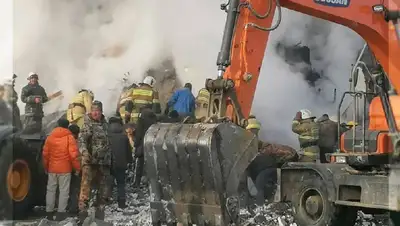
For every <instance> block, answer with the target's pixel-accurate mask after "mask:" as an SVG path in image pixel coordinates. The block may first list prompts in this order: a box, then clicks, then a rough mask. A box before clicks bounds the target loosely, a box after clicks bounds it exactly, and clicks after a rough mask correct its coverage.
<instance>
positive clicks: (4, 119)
mask: <svg viewBox="0 0 400 226" xmlns="http://www.w3.org/2000/svg"><path fill="white" fill-rule="evenodd" d="M4 96H5V88H4V85H0V124H12V117H13V116H12V108H11V106H10V105H9V104H8V103H7V102H6V101H5V100H4V98H5V97H4Z"/></svg>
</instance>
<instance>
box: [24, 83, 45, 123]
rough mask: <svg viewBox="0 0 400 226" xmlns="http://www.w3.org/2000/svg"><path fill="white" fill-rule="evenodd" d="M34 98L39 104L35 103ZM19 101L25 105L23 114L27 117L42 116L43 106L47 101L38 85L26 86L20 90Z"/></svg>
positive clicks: (42, 89) (43, 91)
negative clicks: (37, 99) (38, 100)
mask: <svg viewBox="0 0 400 226" xmlns="http://www.w3.org/2000/svg"><path fill="white" fill-rule="evenodd" d="M35 98H39V99H40V102H39V103H35ZM21 101H22V102H23V103H25V114H26V115H29V116H39V117H41V116H43V104H44V103H46V102H47V101H48V97H47V94H46V91H45V90H44V88H43V87H42V86H41V85H39V84H35V85H32V84H28V85H26V86H24V88H22V91H21Z"/></svg>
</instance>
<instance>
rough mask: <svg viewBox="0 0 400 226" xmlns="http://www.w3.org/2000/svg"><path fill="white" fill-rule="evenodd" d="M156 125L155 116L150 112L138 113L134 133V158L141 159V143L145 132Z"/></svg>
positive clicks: (147, 110) (145, 110)
mask: <svg viewBox="0 0 400 226" xmlns="http://www.w3.org/2000/svg"><path fill="white" fill-rule="evenodd" d="M155 123H157V115H156V114H154V112H153V111H152V110H149V109H144V110H142V112H141V113H140V117H139V119H138V123H137V125H136V131H135V156H136V157H142V156H143V154H144V153H143V142H144V136H145V135H146V132H147V130H148V129H149V128H150V126H152V125H153V124H155Z"/></svg>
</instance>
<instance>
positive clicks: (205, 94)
mask: <svg viewBox="0 0 400 226" xmlns="http://www.w3.org/2000/svg"><path fill="white" fill-rule="evenodd" d="M209 102H210V92H209V91H208V90H207V89H206V88H202V89H200V90H199V93H198V94H197V97H196V110H195V115H196V119H198V120H199V119H201V118H203V117H207V116H208V105H209Z"/></svg>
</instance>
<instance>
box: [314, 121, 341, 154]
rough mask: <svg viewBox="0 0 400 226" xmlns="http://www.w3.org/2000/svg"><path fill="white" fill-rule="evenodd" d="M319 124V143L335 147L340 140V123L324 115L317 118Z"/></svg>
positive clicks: (321, 145) (323, 145) (327, 146)
mask: <svg viewBox="0 0 400 226" xmlns="http://www.w3.org/2000/svg"><path fill="white" fill-rule="evenodd" d="M317 123H318V126H319V141H318V145H319V146H320V147H323V148H333V147H334V146H335V145H336V142H337V141H338V124H337V123H336V122H334V121H332V120H330V119H329V117H326V116H322V117H321V118H319V119H318V120H317Z"/></svg>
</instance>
